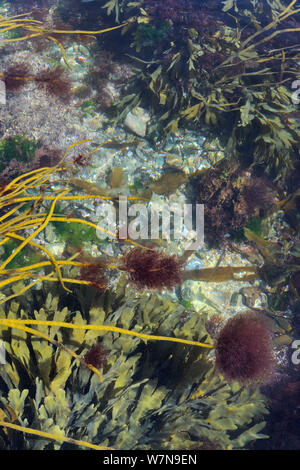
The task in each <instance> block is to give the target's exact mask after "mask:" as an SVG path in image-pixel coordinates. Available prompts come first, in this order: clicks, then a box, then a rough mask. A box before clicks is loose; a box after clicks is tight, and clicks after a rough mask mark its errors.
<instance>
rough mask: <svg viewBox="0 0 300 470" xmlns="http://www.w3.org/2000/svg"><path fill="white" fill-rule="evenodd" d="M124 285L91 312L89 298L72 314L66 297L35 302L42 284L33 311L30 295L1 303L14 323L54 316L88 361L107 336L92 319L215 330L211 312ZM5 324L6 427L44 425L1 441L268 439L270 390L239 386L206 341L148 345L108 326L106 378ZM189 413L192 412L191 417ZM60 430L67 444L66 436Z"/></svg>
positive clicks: (37, 445)
mask: <svg viewBox="0 0 300 470" xmlns="http://www.w3.org/2000/svg"><path fill="white" fill-rule="evenodd" d="M125 285H126V282H125V284H124V283H123V282H121V283H120V284H119V286H118V287H117V289H116V291H110V292H106V293H104V294H102V296H98V297H97V299H96V298H95V299H94V301H92V300H91V301H90V302H91V306H90V307H89V309H88V310H87V313H86V314H85V313H84V312H85V311H86V308H87V306H88V304H87V303H86V301H85V300H84V298H85V299H86V298H87V297H86V296H83V297H81V299H82V300H81V303H79V304H78V300H77V308H76V312H73V313H71V312H70V311H69V310H68V308H67V307H66V306H65V302H66V300H64V296H62V297H53V296H52V294H51V293H48V295H47V298H46V300H45V302H44V308H42V309H40V310H33V309H34V305H35V304H37V305H40V302H41V300H42V298H40V296H41V295H43V294H42V293H38V292H37V293H36V295H37V297H36V296H35V297H36V300H34V297H33V302H32V306H33V309H30V308H29V310H28V307H27V309H24V308H23V307H22V303H23V301H21V305H18V304H17V303H16V302H13V303H8V304H6V307H5V311H6V312H7V313H5V311H4V310H3V308H2V310H1V317H2V319H3V318H7V319H8V318H9V319H10V321H11V322H16V320H14V319H17V318H19V317H20V315H21V318H23V319H26V318H35V319H38V320H40V321H42V320H43V319H48V326H47V327H44V330H43V331H44V333H45V334H47V335H48V336H49V337H51V338H53V339H56V338H57V340H58V341H59V342H63V344H64V346H65V347H67V348H71V349H72V351H74V352H75V353H77V354H81V355H82V357H84V358H85V359H86V361H87V362H88V361H89V351H90V350H91V348H93V347H95V338H96V337H97V336H98V335H99V332H96V331H93V330H84V327H85V326H87V325H86V320H87V317H88V321H89V324H97V323H99V322H100V323H103V322H104V324H106V325H109V324H111V323H113V324H114V325H117V326H118V327H121V328H120V330H122V328H130V330H131V331H136V330H137V329H139V325H144V328H145V331H147V333H150V334H153V333H155V334H156V335H159V336H161V335H164V334H166V333H167V332H169V331H173V332H174V334H176V335H180V336H183V337H185V338H186V339H191V338H195V337H197V338H201V337H203V338H204V337H206V336H207V334H206V332H205V328H204V318H205V315H204V316H203V317H200V316H199V315H197V314H196V313H193V312H189V314H188V316H187V315H186V313H185V310H184V307H182V306H180V305H179V304H177V303H176V302H174V301H173V300H172V299H170V298H168V297H166V296H160V295H158V294H150V295H149V294H143V293H139V294H136V295H134V296H132V291H131V289H130V288H126V287H125ZM77 298H78V299H80V296H79V297H77ZM24 300H25V299H24ZM59 304H60V305H61V307H60V308H59V307H58V305H59ZM24 305H25V304H24ZM67 318H70V319H71V322H72V323H73V324H75V323H76V324H77V325H79V324H81V325H82V326H83V329H82V330H72V329H68V330H67V331H66V332H62V331H60V330H59V329H58V328H57V327H56V326H55V321H57V320H60V321H65V320H66V319H67ZM51 319H53V323H51V321H49V320H51ZM15 324H16V323H15ZM51 325H52V326H51ZM3 328H4V329H3ZM1 329H2V331H3V338H4V342H5V347H6V350H7V362H6V364H5V365H4V366H3V367H4V370H3V373H2V375H1V379H0V380H1V384H2V385H1V390H6V392H5V393H4V394H3V392H2V397H1V418H2V422H1V425H2V426H5V423H4V422H3V420H5V421H7V423H8V425H9V424H10V422H11V420H10V418H9V416H14V419H13V421H12V423H13V424H17V423H21V427H22V429H20V430H24V429H23V427H26V426H27V427H29V428H30V429H32V428H33V430H42V431H43V432H44V433H45V435H44V436H34V438H33V437H31V435H30V434H26V433H25V434H23V437H22V438H21V439H20V436H19V433H18V432H17V431H11V430H9V429H7V428H6V431H5V428H3V429H4V431H2V432H1V438H2V439H1V440H2V446H3V447H4V448H6V449H16V448H18V449H68V448H73V447H74V445H72V440H74V444H76V445H81V446H85V444H89V445H90V446H92V445H93V446H95V448H97V446H98V448H113V449H172V448H176V446H179V447H178V448H179V449H180V448H184V449H189V448H192V446H195V445H196V442H201V441H202V440H205V439H207V438H208V437H209V436H210V439H211V440H213V441H216V442H218V443H219V444H218V445H219V446H220V447H221V448H223V449H225V448H229V447H232V448H242V447H244V446H245V445H246V444H247V443H249V442H250V441H253V440H255V439H257V438H262V437H265V436H264V435H261V434H260V433H259V432H260V430H261V429H262V428H263V427H264V422H263V421H261V418H262V417H263V415H264V414H265V413H267V410H266V407H265V405H264V399H263V396H262V395H261V394H260V393H259V392H258V391H251V392H249V391H248V392H247V391H246V390H245V389H244V387H242V386H239V385H238V384H236V385H235V386H234V388H233V389H231V386H229V385H228V384H226V382H224V380H223V379H222V378H221V377H220V376H219V375H215V374H214V373H213V371H214V363H213V361H212V360H211V358H210V355H209V354H208V351H209V349H207V350H205V349H203V350H201V351H200V353H199V350H198V348H195V349H189V348H190V347H188V346H187V345H185V344H184V343H181V344H180V343H177V345H176V346H175V347H170V345H168V344H167V343H161V342H157V343H151V345H146V344H144V342H143V341H142V340H141V339H140V338H138V337H133V336H127V335H126V336H124V335H122V334H121V335H120V334H118V333H114V332H112V331H111V332H109V331H107V332H106V333H105V334H102V335H101V340H102V341H101V343H100V347H101V350H100V355H101V361H102V358H103V351H104V349H105V351H106V353H105V359H106V361H105V364H104V363H103V362H102V363H101V364H100V365H102V366H103V368H102V369H101V370H102V373H103V381H102V382H100V381H99V380H98V378H97V377H93V376H91V371H90V370H88V369H86V368H85V367H79V368H78V367H75V362H76V359H75V358H73V359H72V357H71V356H70V355H69V354H68V353H67V352H66V351H65V350H64V348H57V349H56V351H55V349H54V348H53V345H52V344H51V343H50V344H49V343H47V342H45V341H43V340H36V339H33V338H34V337H33V336H31V335H29V334H27V333H26V332H22V331H20V330H19V331H18V333H17V334H15V333H14V334H13V333H12V329H11V328H7V326H6V327H5V326H4V325H3V324H2V325H1ZM149 337H150V335H149ZM58 341H57V342H58ZM102 348H104V349H102ZM171 352H172V354H170V353H171ZM166 370H168V374H166ZM178 370H181V374H180V376H179V375H178ZM22 384H24V385H25V384H26V385H25V387H24V385H22ZM229 410H231V412H230V417H228V413H229ZM183 414H184V415H185V416H186V415H187V416H188V417H189V419H188V420H184V421H185V422H184V423H183V421H182V416H183ZM8 431H9V439H8V435H7V433H8ZM25 431H26V430H25ZM47 433H48V434H49V435H48V436H47V435H46V434H47ZM50 434H52V439H51V438H50ZM53 435H57V440H55V441H54V440H53ZM183 435H184V439H183V440H182V442H181V443H179V437H180V436H183ZM47 437H48V438H47ZM60 437H61V438H62V441H63V439H64V438H66V442H65V443H64V442H60Z"/></svg>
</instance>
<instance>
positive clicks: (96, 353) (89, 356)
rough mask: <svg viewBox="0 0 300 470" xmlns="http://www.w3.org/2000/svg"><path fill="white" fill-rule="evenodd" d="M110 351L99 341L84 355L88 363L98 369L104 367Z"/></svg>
mask: <svg viewBox="0 0 300 470" xmlns="http://www.w3.org/2000/svg"><path fill="white" fill-rule="evenodd" d="M107 355H108V351H106V349H104V347H103V346H102V344H100V343H97V344H96V345H95V346H93V347H92V348H91V349H90V350H89V351H88V352H87V353H86V354H85V355H84V357H83V360H84V362H86V364H91V365H92V366H94V367H96V369H102V367H104V366H105V365H106V362H107Z"/></svg>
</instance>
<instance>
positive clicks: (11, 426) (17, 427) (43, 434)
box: [0, 421, 114, 450]
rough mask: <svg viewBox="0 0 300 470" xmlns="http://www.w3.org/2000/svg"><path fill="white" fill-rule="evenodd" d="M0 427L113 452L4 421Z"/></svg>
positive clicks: (0, 422)
mask: <svg viewBox="0 0 300 470" xmlns="http://www.w3.org/2000/svg"><path fill="white" fill-rule="evenodd" d="M0 426H3V427H5V428H10V429H15V430H16V431H21V432H25V433H27V434H34V435H35V436H41V437H46V438H48V439H52V440H54V441H63V442H69V443H70V444H75V445H78V446H83V447H89V448H90V449H94V450H114V449H113V448H112V447H104V446H97V445H96V444H90V443H89V442H86V441H78V440H77V439H72V438H71V437H66V436H58V435H57V434H52V433H50V432H44V431H39V430H38V429H31V428H26V427H24V426H19V425H18V424H13V423H7V422H6V421H0Z"/></svg>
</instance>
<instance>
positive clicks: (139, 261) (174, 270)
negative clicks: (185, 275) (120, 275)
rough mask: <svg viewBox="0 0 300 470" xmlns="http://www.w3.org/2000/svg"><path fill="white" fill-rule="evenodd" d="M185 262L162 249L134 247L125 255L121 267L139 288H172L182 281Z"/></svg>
mask: <svg viewBox="0 0 300 470" xmlns="http://www.w3.org/2000/svg"><path fill="white" fill-rule="evenodd" d="M182 267H183V262H182V260H181V259H180V258H178V257H177V256H175V255H166V254H165V253H163V252H161V251H156V250H146V249H143V248H139V247H136V248H133V249H132V250H130V251H129V252H128V253H126V254H125V255H124V256H123V259H122V265H121V266H120V269H123V270H124V271H127V273H128V274H129V279H130V281H131V282H132V284H134V285H135V286H136V287H138V288H139V289H145V288H146V289H158V290H163V289H172V288H173V287H175V286H176V285H178V284H180V283H181V281H182Z"/></svg>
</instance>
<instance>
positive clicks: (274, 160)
mask: <svg viewBox="0 0 300 470" xmlns="http://www.w3.org/2000/svg"><path fill="white" fill-rule="evenodd" d="M125 3H126V2H125ZM294 4H295V1H294V0H293V1H292V2H290V3H289V5H287V7H285V6H284V5H281V6H280V8H276V7H272V6H271V10H272V11H271V12H270V8H269V9H268V15H266V16H265V17H264V15H262V14H261V12H259V8H258V6H257V3H256V9H255V10H254V12H253V13H252V14H251V15H249V21H248V24H247V28H244V26H243V25H241V24H240V17H239V16H237V17H236V21H235V23H234V22H233V18H232V16H231V15H226V14H225V13H220V14H219V16H218V17H217V18H216V15H215V14H214V15H213V16H212V14H211V11H209V7H208V6H207V5H201V6H200V7H199V6H198V4H197V7H195V8H194V4H193V2H185V1H183V0H180V1H179V0H178V1H170V2H165V4H164V5H163V6H161V4H160V2H150V3H148V2H142V5H143V7H142V8H143V10H141V11H142V15H140V16H139V17H138V20H137V23H136V24H135V23H131V22H130V21H129V20H128V23H129V25H130V27H128V28H127V29H128V31H129V34H131V37H133V38H134V41H133V42H132V43H131V46H132V47H135V48H136V51H137V57H133V59H135V61H136V65H137V70H138V71H137V72H136V73H135V75H134V77H133V78H132V79H131V80H129V81H128V84H127V87H126V88H125V89H124V93H123V98H122V99H121V100H120V102H119V103H118V104H117V106H116V110H117V114H118V116H117V120H121V119H123V118H124V116H126V114H127V113H128V111H129V110H131V109H132V108H134V107H136V106H139V105H141V104H142V105H144V106H147V107H149V108H151V111H153V113H155V114H157V115H158V116H159V119H157V120H155V123H153V125H152V129H150V134H151V135H152V136H153V138H154V139H155V135H156V134H157V133H159V134H160V135H164V134H167V133H170V132H171V133H175V132H176V131H177V130H178V127H179V126H184V127H192V128H195V127H199V126H201V127H202V128H206V127H207V126H209V127H210V128H211V129H213V130H217V131H218V132H222V134H223V137H224V141H225V142H226V152H227V154H228V155H229V156H235V157H238V158H239V159H240V160H241V161H243V162H245V161H246V162H247V164H252V163H254V164H255V165H260V166H263V167H264V168H265V169H266V170H267V171H268V172H270V173H271V174H272V175H274V174H275V175H276V173H278V172H280V171H282V172H285V171H286V170H287V169H288V168H290V167H291V166H292V165H293V163H294V162H295V161H297V158H296V155H297V141H298V140H299V135H300V130H299V125H293V126H291V125H289V124H288V123H287V122H286V119H285V117H284V116H286V115H288V114H290V113H294V112H295V111H297V110H296V107H295V105H294V104H293V103H292V100H291V92H290V90H291V89H292V83H293V81H294V80H295V79H296V78H297V77H298V72H297V60H298V48H297V47H295V43H294V42H293V40H292V37H294V34H296V33H297V32H298V31H299V27H298V23H297V21H296V20H295V21H294V22H293V21H292V20H293V19H294V18H298V16H297V15H299V9H297V8H293V7H294ZM109 5H110V3H109ZM231 6H233V5H231ZM108 8H109V11H110V12H111V10H112V8H113V7H112V5H111V8H110V7H108ZM124 9H125V10H126V7H125V5H124V4H123V10H124ZM190 9H193V13H192V14H188V12H189V11H190ZM226 10H228V8H226ZM237 10H238V7H237ZM129 12H130V9H129V6H128V10H127V14H128V15H129V14H130V13H129ZM291 21H292V24H291ZM162 25H166V26H167V25H168V28H167V27H166V28H165V30H164V34H163V35H161V36H160V35H159V34H157V38H156V36H155V32H157V31H160V30H161V28H162ZM257 25H261V26H260V27H258V26H257ZM150 32H151V34H150ZM146 33H147V34H146ZM149 36H150V37H151V41H150V43H151V47H149ZM287 37H288V39H287ZM155 38H156V39H155ZM279 38H280V39H279ZM282 38H285V42H284V43H283V42H282ZM143 41H144V42H143ZM155 41H157V42H156V43H155ZM283 44H284V45H283ZM141 50H142V52H143V56H142V57H139V51H141ZM147 51H148V52H149V56H147V55H146V59H145V52H146V53H147ZM131 57H132V54H131ZM137 90H139V92H138V93H137ZM245 142H247V144H246V145H245Z"/></svg>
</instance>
